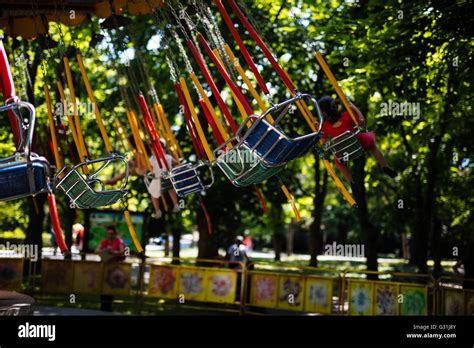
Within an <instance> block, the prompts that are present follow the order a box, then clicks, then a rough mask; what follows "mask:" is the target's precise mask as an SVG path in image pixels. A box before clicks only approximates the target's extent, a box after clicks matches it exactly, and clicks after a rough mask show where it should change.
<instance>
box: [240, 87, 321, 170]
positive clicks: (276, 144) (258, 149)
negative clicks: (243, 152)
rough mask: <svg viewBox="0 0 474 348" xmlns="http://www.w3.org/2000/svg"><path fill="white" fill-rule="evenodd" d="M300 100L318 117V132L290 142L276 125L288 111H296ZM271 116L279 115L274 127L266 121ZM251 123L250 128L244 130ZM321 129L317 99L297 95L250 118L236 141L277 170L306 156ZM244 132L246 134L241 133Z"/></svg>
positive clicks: (307, 95)
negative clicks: (310, 105)
mask: <svg viewBox="0 0 474 348" xmlns="http://www.w3.org/2000/svg"><path fill="white" fill-rule="evenodd" d="M303 100H307V101H309V102H310V103H312V104H313V105H314V107H315V110H316V112H317V115H318V128H317V129H316V131H314V132H312V133H309V134H306V135H303V136H300V137H297V138H290V137H289V136H288V135H286V134H285V133H284V132H283V131H282V130H281V128H280V127H279V126H278V125H279V123H280V121H281V120H282V119H283V118H284V117H285V116H287V115H288V114H290V113H291V110H293V109H294V108H296V105H297V103H300V102H301V101H303ZM270 114H273V115H278V116H277V118H276V119H275V121H274V122H273V123H270V122H269V121H268V120H267V116H268V115H270ZM250 122H251V123H252V124H251V125H250V127H248V128H247V125H248V124H249V123H250ZM321 127H322V114H321V110H320V109H319V105H318V103H317V101H316V99H315V98H314V97H312V96H311V95H309V94H301V93H300V94H297V95H296V96H295V97H293V98H290V99H288V100H285V101H284V102H282V103H279V104H276V105H274V106H272V107H271V108H269V109H268V110H267V111H266V112H264V113H263V114H262V115H259V116H255V115H252V116H250V117H249V118H248V119H247V120H245V122H243V123H242V126H241V127H240V128H239V130H238V131H237V137H238V139H239V146H245V147H247V148H248V149H249V150H250V151H252V152H253V153H255V155H256V156H257V157H258V158H259V159H260V160H262V162H263V163H264V164H265V165H266V166H279V165H283V164H285V163H287V162H289V161H292V160H294V159H296V158H298V157H301V156H303V155H305V154H306V153H307V152H308V151H309V149H310V148H311V147H312V146H313V145H314V144H315V143H316V142H317V141H318V140H319V136H320V131H321ZM245 129H247V130H246V131H245V133H244V130H245ZM242 134H243V135H242Z"/></svg>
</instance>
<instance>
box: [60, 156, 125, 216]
mask: <svg viewBox="0 0 474 348" xmlns="http://www.w3.org/2000/svg"><path fill="white" fill-rule="evenodd" d="M114 162H122V163H123V164H124V165H125V178H124V179H123V183H122V185H121V186H120V188H119V189H113V190H106V189H105V185H104V183H103V182H102V181H101V180H100V179H99V178H98V175H99V174H100V172H102V171H103V170H104V169H105V168H107V167H108V166H109V165H111V164H112V163H114ZM98 163H100V167H99V169H97V170H95V171H93V172H92V173H89V174H82V173H81V172H80V170H81V168H83V167H87V166H89V165H94V164H98ZM128 175H129V173H128V163H127V160H126V158H125V157H124V156H122V155H119V154H115V153H111V154H110V155H109V156H107V157H103V158H99V159H96V160H87V159H86V161H85V162H83V163H79V164H77V165H75V166H72V165H67V166H64V168H63V169H61V170H60V171H59V172H58V173H57V175H56V177H55V185H54V187H55V188H60V189H61V190H63V191H64V193H65V194H66V195H67V196H68V197H69V199H70V200H71V207H77V208H79V209H91V208H98V207H103V206H109V205H112V204H114V203H117V202H118V201H120V200H121V199H122V198H123V197H125V196H126V195H127V193H128V191H127V190H126V186H127V184H128Z"/></svg>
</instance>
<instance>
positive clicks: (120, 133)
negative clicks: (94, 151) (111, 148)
mask: <svg viewBox="0 0 474 348" xmlns="http://www.w3.org/2000/svg"><path fill="white" fill-rule="evenodd" d="M114 123H115V131H116V132H117V134H118V137H119V140H120V143H121V144H122V148H123V151H127V146H126V145H125V139H124V136H123V134H122V132H121V128H120V124H119V123H118V121H117V119H114Z"/></svg>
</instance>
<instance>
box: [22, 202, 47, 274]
mask: <svg viewBox="0 0 474 348" xmlns="http://www.w3.org/2000/svg"><path fill="white" fill-rule="evenodd" d="M46 197H47V196H46V194H39V195H37V196H36V197H34V198H33V197H28V227H27V228H26V237H25V244H27V245H30V246H32V247H33V248H37V251H38V255H37V260H38V267H37V269H36V270H37V272H38V273H40V272H41V255H42V250H43V236H42V234H43V222H44V218H45V213H44V205H45V203H46ZM48 232H50V231H48ZM24 267H25V268H24V269H25V270H26V272H27V271H28V269H29V262H27V261H26V260H25V265H24Z"/></svg>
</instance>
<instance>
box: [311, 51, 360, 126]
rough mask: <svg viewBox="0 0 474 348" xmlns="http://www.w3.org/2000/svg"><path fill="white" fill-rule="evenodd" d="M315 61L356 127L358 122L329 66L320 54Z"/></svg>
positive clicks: (317, 53)
mask: <svg viewBox="0 0 474 348" xmlns="http://www.w3.org/2000/svg"><path fill="white" fill-rule="evenodd" d="M316 60H317V61H318V63H319V65H320V66H321V68H322V69H323V71H324V73H325V74H326V76H327V77H328V79H329V81H330V82H331V84H332V86H333V87H334V89H335V90H336V93H337V95H338V96H339V99H341V101H342V104H344V107H345V108H346V110H347V112H348V113H349V115H350V116H351V119H352V121H353V122H354V124H355V125H356V126H358V125H359V122H358V121H357V117H355V115H354V112H353V111H352V108H351V106H350V104H349V101H348V100H347V98H346V95H345V94H344V92H343V91H342V89H341V87H340V86H339V83H337V80H336V78H335V77H334V75H333V73H332V72H331V69H329V66H328V65H327V64H326V61H325V60H324V58H323V56H322V55H321V53H319V52H316Z"/></svg>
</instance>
